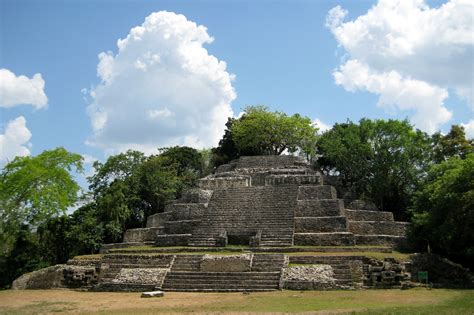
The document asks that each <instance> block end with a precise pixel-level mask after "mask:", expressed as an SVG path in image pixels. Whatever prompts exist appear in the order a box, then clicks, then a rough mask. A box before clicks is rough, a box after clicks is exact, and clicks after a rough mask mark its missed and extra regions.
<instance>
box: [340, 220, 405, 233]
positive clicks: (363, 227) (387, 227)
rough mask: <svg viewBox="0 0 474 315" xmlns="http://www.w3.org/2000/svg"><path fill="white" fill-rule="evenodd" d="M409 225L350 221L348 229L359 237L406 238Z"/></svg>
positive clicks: (388, 222)
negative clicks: (391, 236) (388, 236)
mask: <svg viewBox="0 0 474 315" xmlns="http://www.w3.org/2000/svg"><path fill="white" fill-rule="evenodd" d="M409 225H410V224H409V223H407V222H393V221H349V224H348V229H349V232H352V233H354V234H357V235H376V234H379V235H394V236H405V235H406V231H407V229H408V226H409Z"/></svg>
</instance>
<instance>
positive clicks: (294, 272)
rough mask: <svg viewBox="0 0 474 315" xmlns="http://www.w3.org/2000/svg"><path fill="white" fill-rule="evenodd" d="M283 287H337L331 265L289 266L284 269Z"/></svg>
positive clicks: (290, 288) (299, 288) (302, 288)
mask: <svg viewBox="0 0 474 315" xmlns="http://www.w3.org/2000/svg"><path fill="white" fill-rule="evenodd" d="M283 288H285V289H288V290H328V289H334V288H337V285H336V281H335V279H334V272H333V269H332V267H331V266H329V265H307V266H289V267H286V268H284V270H283Z"/></svg>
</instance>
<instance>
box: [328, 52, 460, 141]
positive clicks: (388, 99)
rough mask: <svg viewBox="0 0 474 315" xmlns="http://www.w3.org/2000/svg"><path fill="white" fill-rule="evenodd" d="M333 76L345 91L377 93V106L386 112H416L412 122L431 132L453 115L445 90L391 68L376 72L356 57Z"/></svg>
mask: <svg viewBox="0 0 474 315" xmlns="http://www.w3.org/2000/svg"><path fill="white" fill-rule="evenodd" d="M334 79H335V81H336V84H338V85H342V86H343V87H344V88H345V89H346V90H348V91H352V92H353V91H356V90H366V91H369V92H371V93H375V94H378V95H380V97H379V101H378V105H379V106H381V107H383V108H385V109H386V110H387V111H389V112H395V111H397V110H402V111H407V110H413V111H415V113H414V114H413V116H412V122H413V123H414V124H415V125H416V126H417V127H419V128H420V129H422V130H425V131H428V132H431V133H432V132H435V131H436V130H437V128H438V126H439V125H440V124H443V123H445V122H447V121H449V120H450V119H451V117H452V113H451V112H450V111H448V110H447V109H446V107H445V106H444V100H445V99H446V98H447V97H448V91H446V89H442V88H439V87H436V86H432V85H430V84H428V83H426V82H424V81H420V80H413V79H406V78H402V76H401V75H400V74H399V73H398V72H397V71H394V70H392V71H389V72H383V73H375V72H373V71H371V69H370V68H369V67H368V66H367V65H365V64H362V63H360V62H359V61H358V60H349V61H347V62H346V63H345V64H344V65H342V66H340V67H339V68H338V69H337V70H336V71H335V72H334Z"/></svg>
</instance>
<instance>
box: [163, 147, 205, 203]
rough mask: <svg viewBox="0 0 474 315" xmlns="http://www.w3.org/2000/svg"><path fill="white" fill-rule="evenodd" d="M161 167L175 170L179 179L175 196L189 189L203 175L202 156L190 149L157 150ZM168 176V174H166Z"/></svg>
mask: <svg viewBox="0 0 474 315" xmlns="http://www.w3.org/2000/svg"><path fill="white" fill-rule="evenodd" d="M159 151H160V156H161V157H162V158H161V159H160V164H161V167H162V168H163V167H167V168H168V170H169V169H170V168H174V169H176V176H178V178H179V186H178V187H177V191H176V193H177V195H178V196H179V195H181V192H182V191H183V190H184V189H186V188H189V187H192V186H194V185H195V183H196V181H197V180H198V179H199V178H200V177H201V176H202V174H203V156H202V154H201V153H200V152H199V151H198V150H196V149H194V148H190V147H180V146H175V147H171V148H163V149H159ZM168 175H169V174H168Z"/></svg>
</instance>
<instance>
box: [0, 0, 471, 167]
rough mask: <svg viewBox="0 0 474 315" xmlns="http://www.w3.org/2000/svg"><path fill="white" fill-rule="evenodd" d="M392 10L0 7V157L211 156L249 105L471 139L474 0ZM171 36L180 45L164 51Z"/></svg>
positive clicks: (284, 5) (125, 4)
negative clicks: (454, 129) (175, 148)
mask: <svg viewBox="0 0 474 315" xmlns="http://www.w3.org/2000/svg"><path fill="white" fill-rule="evenodd" d="M394 3H396V2H395V1H380V2H377V1H210V0H209V1H121V0H119V1H105V0H104V1H90V0H89V1H48V0H46V1H24V0H0V12H1V13H0V14H1V16H0V20H1V25H0V32H1V33H0V48H1V51H0V69H3V71H4V72H3V74H2V75H3V76H2V77H0V87H1V85H4V86H6V87H4V90H0V92H1V91H4V92H2V93H3V95H0V151H3V153H0V160H1V159H3V163H4V162H5V161H7V160H11V159H12V158H13V156H15V155H28V154H32V155H36V154H38V153H41V152H42V151H43V150H46V149H52V148H55V147H58V146H63V147H65V148H66V149H68V150H70V151H73V152H77V153H80V154H83V155H86V156H88V157H90V159H92V158H97V159H101V160H103V159H104V158H105V157H106V156H107V155H108V154H114V153H117V152H119V151H123V150H125V149H126V148H128V147H133V148H137V149H142V150H144V151H147V152H151V151H152V150H153V149H154V148H157V147H160V146H164V145H196V146H198V147H210V146H212V145H215V144H217V140H218V139H219V136H220V132H221V131H222V130H223V128H224V126H223V123H225V121H226V117H227V116H228V115H229V114H233V115H238V113H239V112H240V111H241V110H242V109H243V108H244V107H245V106H246V105H253V104H265V105H267V106H269V107H270V108H271V109H272V110H280V111H284V112H286V113H289V114H292V113H301V114H303V115H306V116H308V117H310V118H311V119H313V120H316V119H318V120H320V121H321V122H322V123H323V124H326V125H332V124H333V123H335V122H343V121H345V120H346V119H348V118H349V119H351V120H355V121H357V120H359V119H360V118H362V117H369V118H385V119H387V118H400V119H403V118H409V119H410V120H411V121H412V122H413V123H414V124H415V126H416V127H419V128H421V129H423V130H425V131H428V132H433V131H435V130H441V131H444V132H446V131H447V130H449V127H450V125H451V124H464V126H465V127H466V130H467V131H468V133H469V134H470V136H473V135H474V120H473V105H472V99H473V97H472V95H473V88H472V81H473V78H472V77H473V73H474V69H473V68H474V64H473V63H474V62H473V60H474V58H473V42H474V39H473V36H474V35H473V34H474V31H473V18H472V16H473V11H474V9H473V7H472V2H470V1H461V0H456V1H455V0H452V1H450V2H446V1H428V2H425V3H423V2H420V1H413V2H412V1H409V0H406V1H402V2H401V3H398V4H394ZM160 11H168V12H169V13H167V14H161V15H156V16H155V17H156V19H155V20H153V21H151V20H150V21H151V22H149V24H148V26H144V29H145V33H146V34H148V35H144V36H143V38H139V39H137V40H129V41H128V43H127V47H125V48H124V49H123V51H122V52H119V49H118V47H117V41H118V40H119V39H124V38H126V37H127V35H129V33H130V32H131V29H132V28H134V27H136V26H140V25H142V24H143V23H144V22H145V19H146V18H147V17H148V16H150V15H152V13H154V12H160ZM174 13H176V14H182V15H184V16H185V18H184V20H183V19H179V18H177V17H176V15H175V14H174ZM164 20H166V21H167V23H168V24H166V26H163V27H165V29H161V30H160V29H158V30H156V29H155V28H154V27H155V26H156V25H161V24H159V23H160V21H164ZM381 21H383V23H382V24H384V23H385V24H384V26H383V27H380V24H381ZM192 22H194V23H196V24H197V25H202V26H204V27H206V28H207V31H204V33H203V31H202V29H200V28H199V27H197V26H196V28H195V27H194V26H193V24H192ZM173 23H174V24H173ZM420 23H421V24H420ZM178 24H179V26H176V25H178ZM446 29H448V30H449V29H451V30H452V32H448V31H446ZM147 32H148V33H147ZM168 33H170V34H171V35H170V36H171V40H172V44H164V43H163V42H160V41H164V39H163V38H164V37H163V36H164V35H163V34H168ZM180 34H185V37H186V36H188V37H190V38H192V40H191V41H190V42H189V41H186V39H183V38H181V37H180V36H181V35H180ZM161 35H163V36H162V37H160V36H161ZM415 35H416V36H415ZM207 36H210V37H212V38H213V39H214V40H213V41H212V42H210V40H209V38H208V37H207ZM378 36H380V38H379V37H378ZM188 37H186V38H188ZM196 41H197V42H198V44H197V47H196V46H195V44H194V43H195V42H196ZM183 45H184V46H183ZM182 47H185V48H186V49H187V50H186V51H187V52H186V53H185V56H184V57H183V56H181V52H180V50H179V49H181V48H182ZM195 48H196V50H194V49H195ZM202 49H204V50H202ZM102 52H105V54H103V58H102V59H100V58H99V57H98V56H99V54H100V53H102ZM107 52H110V53H108V54H106V53H107ZM203 53H204V55H203ZM206 53H207V54H206ZM178 55H179V56H178ZM137 56H138V57H137ZM210 56H214V57H215V58H217V60H218V61H223V62H225V63H226V68H224V69H223V68H222V64H221V65H218V64H212V60H213V59H212V57H210ZM178 57H179V58H178ZM140 58H141V59H140ZM153 60H154V61H153ZM110 62H112V64H111V63H110ZM183 64H186V67H188V68H189V67H191V68H192V69H191V70H186V71H188V72H186V71H183ZM209 64H210V66H209V67H208V66H207V65H209ZM145 65H146V67H145ZM193 65H194V66H196V65H197V66H196V67H197V68H193V67H194V66H193ZM438 65H439V67H438ZM98 66H101V67H102V68H101V69H102V72H101V73H99V75H98ZM142 66H143V67H142ZM130 67H131V68H130ZM186 67H185V68H186ZM188 68H186V69H188ZM124 69H125V70H124ZM126 69H128V70H126ZM130 69H131V70H130ZM99 72H100V71H99ZM37 73H39V74H40V75H41V79H42V80H43V81H44V89H43V90H42V91H41V87H40V88H39V90H40V91H38V86H36V89H33V90H34V91H33V90H32V91H30V92H31V95H30V94H28V93H30V92H28V91H26V90H24V89H21V88H20V86H21V84H23V83H25V82H27V83H28V82H29V81H28V80H31V82H33V81H34V82H36V83H37V82H41V79H39V78H37V79H36V80H33V76H34V75H35V74H37ZM20 76H25V77H26V78H23V79H24V80H23V81H21V82H20V80H18V78H19V77H20ZM234 76H235V78H234ZM9 80H11V82H13V83H11V84H10V81H9ZM7 81H8V82H7ZM22 82H23V83H22ZM31 82H30V83H31ZM148 82H152V83H153V84H148ZM12 86H13V88H12ZM31 86H35V85H34V84H33V85H32V84H29V83H28V84H27V85H26V87H25V89H27V88H28V87H30V88H31ZM229 88H230V89H233V91H232V90H229ZM8 89H10V90H8ZM25 91H26V92H25ZM41 92H42V93H43V94H41ZM15 93H17V94H18V93H20V94H21V95H16V94H15ZM22 93H23V94H22ZM91 93H92V94H91ZM201 93H202V94H201ZM25 95H29V96H28V97H27V98H25V97H26V96H25ZM42 95H43V96H42ZM44 96H46V97H47V101H46V100H45V99H44ZM2 98H3V100H2ZM88 108H89V109H88ZM142 112H143V113H146V115H145V114H143V115H142ZM103 113H105V115H106V116H107V119H106V121H105V122H104V121H103V120H102V118H103V117H102V116H101V115H102V114H103ZM147 115H148V116H147ZM210 116H212V119H211V118H209V117H210ZM19 117H23V119H22V120H19ZM143 117H147V118H150V119H151V120H150V121H148V122H147V123H145V122H144V118H143ZM9 126H10V127H9ZM1 137H3V138H1ZM1 162H2V161H0V163H1Z"/></svg>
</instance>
